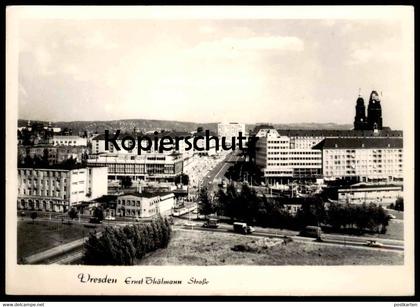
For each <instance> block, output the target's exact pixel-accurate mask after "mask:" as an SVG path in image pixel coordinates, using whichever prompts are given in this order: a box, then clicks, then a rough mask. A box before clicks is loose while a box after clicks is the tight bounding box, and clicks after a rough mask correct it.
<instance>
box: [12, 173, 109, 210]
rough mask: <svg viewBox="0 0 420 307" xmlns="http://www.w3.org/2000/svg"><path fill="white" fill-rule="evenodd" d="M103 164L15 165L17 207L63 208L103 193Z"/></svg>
mask: <svg viewBox="0 0 420 307" xmlns="http://www.w3.org/2000/svg"><path fill="white" fill-rule="evenodd" d="M107 175H108V170H107V168H106V167H98V168H96V167H87V168H76V169H54V168H42V169H41V168H18V204H17V205H18V208H19V209H34V210H45V211H55V212H65V211H67V210H68V209H69V208H70V206H73V205H77V204H80V203H81V202H82V201H87V200H91V199H93V198H97V197H99V196H102V195H104V194H107V190H108V182H107Z"/></svg>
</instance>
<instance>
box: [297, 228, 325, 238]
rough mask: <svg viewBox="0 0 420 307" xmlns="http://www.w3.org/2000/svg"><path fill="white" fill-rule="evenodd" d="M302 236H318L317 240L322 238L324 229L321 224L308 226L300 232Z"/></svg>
mask: <svg viewBox="0 0 420 307" xmlns="http://www.w3.org/2000/svg"><path fill="white" fill-rule="evenodd" d="M299 235H300V236H302V237H310V238H316V239H317V240H320V241H321V240H322V230H321V227H319V226H306V227H305V229H303V230H302V231H301V232H300V233H299Z"/></svg>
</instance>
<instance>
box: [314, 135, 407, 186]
mask: <svg viewBox="0 0 420 307" xmlns="http://www.w3.org/2000/svg"><path fill="white" fill-rule="evenodd" d="M314 148H317V149H319V150H321V151H322V173H323V175H324V178H326V179H328V178H330V179H338V178H349V179H350V178H357V179H358V180H359V181H361V182H402V181H403V140H402V138H371V137H366V138H327V139H324V140H323V141H322V142H320V143H319V144H318V145H316V146H314Z"/></svg>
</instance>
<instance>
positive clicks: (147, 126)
mask: <svg viewBox="0 0 420 307" xmlns="http://www.w3.org/2000/svg"><path fill="white" fill-rule="evenodd" d="M27 122H28V120H26V119H25V120H24V119H19V120H18V126H19V127H21V126H25V125H26V124H27ZM31 122H37V123H43V124H45V125H48V122H46V121H31ZM52 125H53V126H55V127H60V128H62V129H63V128H68V129H71V130H72V131H73V134H78V133H79V132H83V131H88V132H89V133H95V132H98V133H104V131H105V130H109V131H115V130H117V129H120V130H121V131H126V132H131V131H133V130H134V128H137V129H140V130H141V131H144V132H146V131H156V130H175V131H188V132H190V131H196V130H197V128H198V127H203V129H208V130H211V131H215V132H216V131H217V123H193V122H180V121H170V120H150V119H122V120H110V121H69V122H62V121H59V122H52Z"/></svg>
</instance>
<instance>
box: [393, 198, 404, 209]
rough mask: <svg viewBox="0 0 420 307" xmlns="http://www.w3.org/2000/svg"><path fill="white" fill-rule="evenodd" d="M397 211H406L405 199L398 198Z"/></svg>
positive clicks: (396, 202)
mask: <svg viewBox="0 0 420 307" xmlns="http://www.w3.org/2000/svg"><path fill="white" fill-rule="evenodd" d="M395 210H397V211H404V198H402V197H398V198H397V200H396V201H395Z"/></svg>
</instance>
